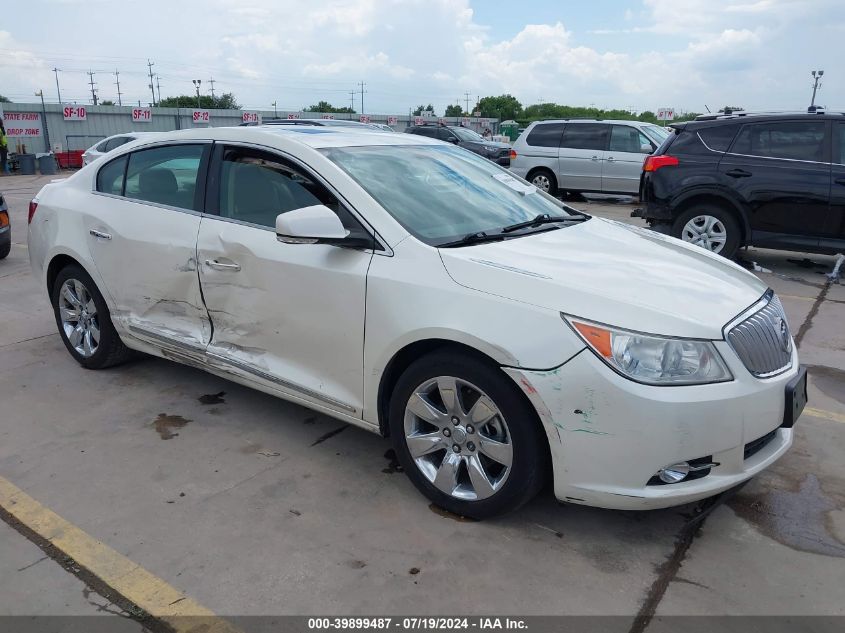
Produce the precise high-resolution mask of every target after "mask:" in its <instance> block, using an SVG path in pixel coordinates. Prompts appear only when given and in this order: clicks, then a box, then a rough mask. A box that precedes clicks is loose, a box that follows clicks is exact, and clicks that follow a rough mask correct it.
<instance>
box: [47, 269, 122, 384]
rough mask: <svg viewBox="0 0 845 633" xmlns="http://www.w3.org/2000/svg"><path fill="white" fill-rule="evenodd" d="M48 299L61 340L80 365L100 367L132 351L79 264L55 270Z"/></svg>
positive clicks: (102, 367)
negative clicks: (56, 272)
mask: <svg viewBox="0 0 845 633" xmlns="http://www.w3.org/2000/svg"><path fill="white" fill-rule="evenodd" d="M52 302H53V312H54V313H55V316H56V325H57V326H58V328H59V334H60V335H61V337H62V341H63V342H64V344H65V347H67V350H68V351H69V352H70V355H71V356H73V357H74V359H75V360H76V362H78V363H79V364H80V365H82V366H83V367H85V368H86V369H104V368H106V367H111V366H112V365H117V364H119V363H122V362H124V361H126V360H128V359H129V358H130V357H131V355H132V351H131V350H130V349H129V348H128V347H126V346H125V345H124V344H123V341H121V340H120V336H119V335H118V333H117V331H116V330H115V329H114V326H113V325H112V322H111V317H110V315H109V309H108V306H107V305H106V302H105V300H104V299H103V295H102V294H100V291H99V290H98V289H97V286H96V285H95V284H94V280H93V279H91V276H90V275H89V274H88V273H87V272H85V271H84V270H83V269H82V268H81V267H80V266H77V265H70V266H66V267H65V268H63V269H62V270H61V271H60V272H59V274H58V276H57V277H56V281H55V282H54V284H53V293H52Z"/></svg>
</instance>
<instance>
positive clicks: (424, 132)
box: [411, 127, 437, 138]
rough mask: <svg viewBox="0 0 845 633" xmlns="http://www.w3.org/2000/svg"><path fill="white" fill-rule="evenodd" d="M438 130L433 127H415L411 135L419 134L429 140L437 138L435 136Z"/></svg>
mask: <svg viewBox="0 0 845 633" xmlns="http://www.w3.org/2000/svg"><path fill="white" fill-rule="evenodd" d="M436 133H437V130H435V129H434V128H433V127H415V128H413V129H412V130H411V134H419V135H420V136H427V137H429V138H435V134H436Z"/></svg>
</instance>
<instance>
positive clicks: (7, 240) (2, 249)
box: [0, 232, 12, 259]
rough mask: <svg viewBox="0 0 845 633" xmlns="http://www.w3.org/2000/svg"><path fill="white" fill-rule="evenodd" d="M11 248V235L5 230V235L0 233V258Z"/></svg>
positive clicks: (3, 257) (6, 254)
mask: <svg viewBox="0 0 845 633" xmlns="http://www.w3.org/2000/svg"><path fill="white" fill-rule="evenodd" d="M11 250H12V236H11V233H9V232H7V233H6V235H5V236H3V235H0V259H6V257H7V256H8V255H9V251H11Z"/></svg>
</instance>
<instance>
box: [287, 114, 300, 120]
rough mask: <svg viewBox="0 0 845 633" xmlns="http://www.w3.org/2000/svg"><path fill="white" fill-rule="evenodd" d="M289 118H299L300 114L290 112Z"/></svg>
mask: <svg viewBox="0 0 845 633" xmlns="http://www.w3.org/2000/svg"><path fill="white" fill-rule="evenodd" d="M288 118H289V119H298V118H299V115H298V114H289V115H288Z"/></svg>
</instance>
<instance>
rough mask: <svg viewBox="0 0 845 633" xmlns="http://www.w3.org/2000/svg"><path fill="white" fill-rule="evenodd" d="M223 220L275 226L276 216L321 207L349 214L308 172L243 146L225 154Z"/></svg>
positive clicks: (222, 166) (221, 191)
mask: <svg viewBox="0 0 845 633" xmlns="http://www.w3.org/2000/svg"><path fill="white" fill-rule="evenodd" d="M218 203H219V204H218V209H219V214H220V217H222V218H229V219H232V220H237V221H239V222H246V223H248V224H255V225H258V226H263V227H270V228H275V227H276V216H278V215H279V214H280V213H287V212H288V211H293V210H294V209H301V208H303V207H310V206H314V205H318V204H322V205H325V206H327V207H328V208H330V209H331V210H332V211H334V212H335V213H337V214H338V216H339V217H340V219H341V222H343V223H344V225H347V221H344V216H346V215H348V213H346V212H345V210H342V209H341V205H340V203H339V201H338V200H337V198H336V197H335V196H334V195H332V193H331V192H329V191H328V189H326V188H325V187H324V186H323V185H322V184H321V183H319V182H318V181H317V180H316V179H314V178H313V177H311V176H310V175H309V174H308V173H307V172H305V171H304V170H302V169H300V168H299V167H298V166H296V165H294V164H293V163H291V162H289V161H287V160H285V159H284V158H282V157H280V156H276V155H274V154H270V153H268V152H262V151H260V150H254V149H251V148H243V147H227V148H225V149H224V150H223V152H222V160H221V164H220V188H219V196H218Z"/></svg>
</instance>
